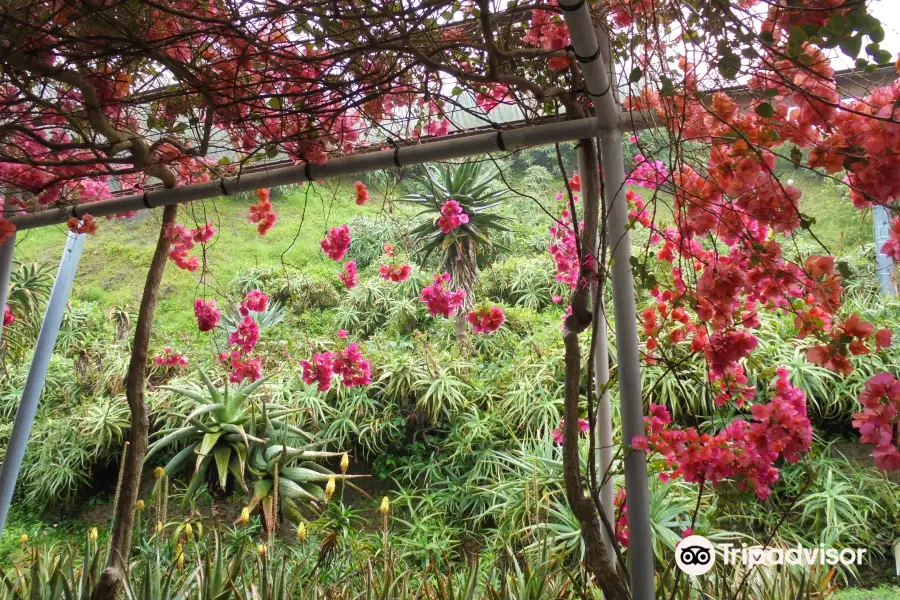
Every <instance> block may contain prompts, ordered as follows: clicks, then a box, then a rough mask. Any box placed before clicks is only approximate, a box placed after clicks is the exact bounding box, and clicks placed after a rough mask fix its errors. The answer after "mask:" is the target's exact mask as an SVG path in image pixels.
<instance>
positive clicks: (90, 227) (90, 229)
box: [67, 214, 97, 235]
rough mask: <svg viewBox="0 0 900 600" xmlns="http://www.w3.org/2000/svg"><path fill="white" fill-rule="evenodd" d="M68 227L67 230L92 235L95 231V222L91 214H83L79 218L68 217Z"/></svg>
mask: <svg viewBox="0 0 900 600" xmlns="http://www.w3.org/2000/svg"><path fill="white" fill-rule="evenodd" d="M67 225H68V227H69V231H71V232H72V233H77V234H80V233H86V234H88V235H93V234H95V233H97V222H96V221H94V217H92V216H91V215H87V214H86V215H84V216H83V217H81V220H79V219H77V218H75V217H72V218H71V219H69V221H68V223H67Z"/></svg>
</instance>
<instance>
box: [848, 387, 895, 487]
mask: <svg viewBox="0 0 900 600" xmlns="http://www.w3.org/2000/svg"><path fill="white" fill-rule="evenodd" d="M859 403H860V405H861V406H862V411H861V412H856V413H853V426H854V427H855V428H856V429H858V430H859V433H860V441H861V442H863V443H864V444H875V450H874V451H873V452H872V457H873V458H874V459H875V466H877V467H878V468H880V469H885V470H891V471H893V470H898V469H900V451H898V443H900V442H898V440H897V439H896V437H895V432H898V428H900V380H898V379H897V378H896V377H894V376H893V375H892V374H891V373H886V372H885V373H879V374H878V375H875V376H874V377H872V378H871V379H869V380H868V381H867V382H866V384H865V388H864V389H863V391H862V393H861V394H860V395H859ZM898 435H900V432H898Z"/></svg>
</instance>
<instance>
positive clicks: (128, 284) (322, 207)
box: [16, 185, 381, 341]
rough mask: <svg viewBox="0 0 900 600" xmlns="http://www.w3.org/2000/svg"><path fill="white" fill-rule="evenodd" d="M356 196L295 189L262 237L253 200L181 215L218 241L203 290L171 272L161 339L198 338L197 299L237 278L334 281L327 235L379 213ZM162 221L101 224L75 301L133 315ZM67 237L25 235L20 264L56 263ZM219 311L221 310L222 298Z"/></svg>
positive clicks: (161, 312)
mask: <svg viewBox="0 0 900 600" xmlns="http://www.w3.org/2000/svg"><path fill="white" fill-rule="evenodd" d="M351 190H352V187H349V186H326V185H318V186H313V187H312V188H309V187H306V188H299V189H294V190H291V191H290V192H288V193H286V194H285V195H284V196H281V197H279V198H276V197H275V194H274V193H273V203H274V204H275V210H276V211H277V212H278V216H279V220H278V222H277V223H276V224H275V227H274V228H273V229H272V230H270V231H269V232H268V233H267V234H266V235H265V236H260V235H259V234H258V233H257V231H256V226H255V225H253V224H250V223H248V222H247V208H248V206H249V205H250V203H251V202H253V201H255V198H254V199H252V200H251V199H248V198H219V199H217V200H215V201H209V202H205V203H199V202H198V203H195V204H194V205H192V206H191V207H189V208H187V209H182V210H181V211H180V212H179V222H180V223H183V224H185V225H187V226H193V224H194V223H195V222H198V223H202V222H204V221H206V220H210V221H212V222H213V223H214V225H215V227H216V228H217V229H218V233H217V234H216V236H215V237H214V238H213V241H212V242H211V243H210V245H209V246H208V248H207V252H206V263H207V266H208V271H209V272H208V273H207V275H206V277H205V280H206V285H201V284H200V283H199V282H200V281H201V277H200V270H198V271H196V272H194V273H190V272H187V271H182V270H180V269H178V268H177V267H175V265H174V264H172V263H170V264H169V266H168V268H167V269H166V274H165V278H164V280H163V287H162V295H161V298H160V303H159V307H158V310H157V316H156V324H155V332H156V335H157V336H159V337H158V339H162V340H165V339H171V338H172V337H176V338H179V337H184V336H188V337H191V336H193V335H194V332H195V331H196V326H195V323H194V315H193V306H192V299H193V298H195V297H198V296H201V295H206V296H207V297H213V296H215V295H216V291H217V290H219V291H225V290H226V289H227V287H228V283H229V282H230V281H231V280H232V278H233V277H234V276H235V275H236V274H238V273H239V272H242V271H245V270H246V269H248V268H251V267H254V266H261V267H271V266H278V265H280V264H282V262H283V263H284V264H285V265H287V266H294V267H298V268H301V269H303V270H305V271H307V270H308V271H319V272H325V273H330V272H334V273H336V272H337V271H338V270H339V269H340V266H339V265H338V264H337V263H335V262H333V261H331V260H330V259H328V258H327V257H325V256H324V254H322V252H321V251H320V249H319V241H320V240H321V239H322V237H323V234H324V233H325V231H326V230H327V229H328V228H329V227H334V226H336V225H340V224H343V223H345V222H346V221H347V220H348V219H349V218H351V217H352V216H354V215H358V214H367V215H376V214H378V212H379V211H380V210H381V206H380V205H379V203H378V202H375V201H373V202H372V203H370V205H369V206H366V207H359V206H356V204H355V203H354V202H353V199H354V198H355V195H354V194H353V192H352V191H351ZM158 213H159V211H154V212H153V213H152V214H149V215H147V214H143V215H140V216H139V217H138V218H137V219H135V220H134V221H122V222H105V221H104V222H103V223H102V224H101V230H100V231H99V232H98V233H97V235H96V236H93V237H91V238H90V239H89V240H88V243H87V245H86V247H85V251H84V255H83V257H82V259H81V263H80V264H79V269H78V276H77V277H76V280H75V288H74V290H73V292H72V295H73V297H74V298H77V299H80V300H88V301H94V302H97V303H99V304H100V305H101V306H103V307H104V308H108V307H112V306H120V307H127V308H128V309H129V310H132V311H136V310H137V307H138V304H139V302H140V297H141V294H142V292H143V287H144V276H145V273H146V269H147V267H148V266H149V263H150V258H151V256H152V254H153V248H154V245H155V242H156V236H157V234H158V231H159V218H160V215H159V214H158ZM65 235H66V230H65V228H63V227H57V228H44V229H39V230H33V231H28V232H23V233H22V234H20V236H19V242H18V244H17V246H16V258H17V259H18V260H21V261H38V262H43V261H48V262H51V263H56V262H57V261H58V260H59V253H60V250H61V249H62V247H63V243H64V237H65ZM201 252H202V250H201V248H200V246H196V247H195V248H194V250H193V251H192V254H195V255H196V256H198V258H201V260H202V254H201ZM282 255H283V256H282ZM219 303H220V306H221V305H222V298H221V296H219ZM185 341H187V340H185Z"/></svg>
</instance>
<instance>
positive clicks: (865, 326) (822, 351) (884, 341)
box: [806, 313, 891, 375]
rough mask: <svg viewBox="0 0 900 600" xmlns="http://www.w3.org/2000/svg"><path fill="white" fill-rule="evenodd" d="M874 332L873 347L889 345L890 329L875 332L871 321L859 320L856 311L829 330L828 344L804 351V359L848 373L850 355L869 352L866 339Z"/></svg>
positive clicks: (880, 347)
mask: <svg viewBox="0 0 900 600" xmlns="http://www.w3.org/2000/svg"><path fill="white" fill-rule="evenodd" d="M873 333H875V349H876V350H882V349H884V348H887V347H889V346H890V345H891V330H890V329H880V330H878V332H875V327H874V326H873V325H872V324H871V323H866V322H865V321H860V319H859V315H857V314H856V313H854V314H852V315H850V317H849V318H848V319H847V320H846V321H844V322H843V323H841V325H840V326H839V327H837V328H835V329H834V330H832V332H831V340H830V342H829V343H828V344H819V345H817V346H813V347H812V348H810V349H809V350H807V352H806V360H808V361H809V362H811V363H813V364H817V365H822V366H824V367H826V368H828V369H831V370H833V371H837V372H838V373H843V374H845V375H846V374H848V373H850V372H852V371H853V365H852V364H851V362H850V356H851V355H852V356H861V355H864V354H868V353H869V352H870V350H869V347H868V346H866V341H867V340H868V339H869V338H871V337H872V334H873Z"/></svg>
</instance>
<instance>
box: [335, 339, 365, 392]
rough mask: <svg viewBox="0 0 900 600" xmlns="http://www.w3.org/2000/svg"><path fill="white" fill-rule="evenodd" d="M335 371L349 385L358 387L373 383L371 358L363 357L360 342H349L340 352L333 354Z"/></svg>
mask: <svg viewBox="0 0 900 600" xmlns="http://www.w3.org/2000/svg"><path fill="white" fill-rule="evenodd" d="M332 362H333V365H334V372H335V373H336V374H337V375H340V376H341V382H342V383H343V384H344V385H345V386H347V387H358V386H363V385H369V384H370V383H372V366H371V362H370V361H369V360H365V359H363V356H362V351H361V350H360V349H359V344H357V343H355V342H354V343H352V344H348V345H347V347H346V348H344V349H343V350H341V351H340V352H334V353H333V354H332Z"/></svg>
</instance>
